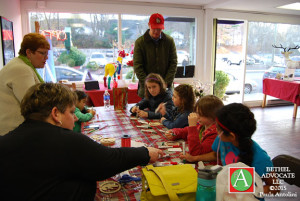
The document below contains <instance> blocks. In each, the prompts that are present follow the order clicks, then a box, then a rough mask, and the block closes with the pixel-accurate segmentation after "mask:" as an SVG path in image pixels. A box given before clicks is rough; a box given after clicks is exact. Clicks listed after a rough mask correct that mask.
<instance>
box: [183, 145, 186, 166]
mask: <svg viewBox="0 0 300 201" xmlns="http://www.w3.org/2000/svg"><path fill="white" fill-rule="evenodd" d="M182 154H183V155H185V142H184V141H183V142H182ZM182 162H183V163H185V162H186V161H185V159H183V161H182Z"/></svg>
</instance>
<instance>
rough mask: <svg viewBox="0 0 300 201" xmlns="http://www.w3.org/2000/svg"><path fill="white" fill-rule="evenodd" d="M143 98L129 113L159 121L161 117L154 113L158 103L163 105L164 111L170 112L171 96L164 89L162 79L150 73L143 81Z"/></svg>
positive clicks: (164, 84) (164, 85)
mask: <svg viewBox="0 0 300 201" xmlns="http://www.w3.org/2000/svg"><path fill="white" fill-rule="evenodd" d="M144 85H145V98H143V99H142V100H141V101H140V102H139V103H137V104H136V105H135V106H133V107H132V108H131V109H130V112H131V113H133V114H137V115H138V116H139V117H142V118H148V119H160V118H161V117H162V115H161V114H160V113H159V112H157V111H155V110H156V108H157V107H158V106H159V104H160V103H164V105H165V107H166V110H167V111H171V110H172V106H173V101H172V95H171V92H170V91H169V90H167V89H166V83H165V81H164V80H163V78H162V77H161V76H160V75H159V74H156V73H150V74H149V75H148V76H147V77H146V79H145V84H144Z"/></svg>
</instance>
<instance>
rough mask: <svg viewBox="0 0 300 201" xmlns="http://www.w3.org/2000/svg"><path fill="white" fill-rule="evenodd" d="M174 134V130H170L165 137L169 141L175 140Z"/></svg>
mask: <svg viewBox="0 0 300 201" xmlns="http://www.w3.org/2000/svg"><path fill="white" fill-rule="evenodd" d="M174 135H175V134H174V132H173V130H168V131H167V132H166V133H165V136H166V138H167V139H168V140H173V139H174Z"/></svg>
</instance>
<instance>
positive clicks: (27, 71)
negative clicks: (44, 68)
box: [8, 64, 36, 102]
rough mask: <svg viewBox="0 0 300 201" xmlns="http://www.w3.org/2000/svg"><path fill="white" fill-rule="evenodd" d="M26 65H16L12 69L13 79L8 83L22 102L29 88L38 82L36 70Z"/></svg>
mask: <svg viewBox="0 0 300 201" xmlns="http://www.w3.org/2000/svg"><path fill="white" fill-rule="evenodd" d="M24 65H25V64H20V65H17V66H14V68H13V70H11V71H10V73H11V74H12V75H11V77H12V78H13V79H11V82H10V83H8V85H10V87H11V88H12V90H13V93H14V95H15V96H16V98H17V99H18V100H19V102H21V100H22V99H23V97H24V95H25V93H26V92H27V90H28V89H29V88H30V87H31V86H33V85H34V84H36V81H35V80H34V76H35V75H34V71H33V70H32V69H31V68H30V67H29V66H24ZM8 76H9V75H8Z"/></svg>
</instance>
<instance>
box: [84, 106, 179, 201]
mask: <svg viewBox="0 0 300 201" xmlns="http://www.w3.org/2000/svg"><path fill="white" fill-rule="evenodd" d="M94 109H96V111H97V114H96V115H95V118H94V119H93V120H92V121H90V122H86V123H85V124H83V126H82V131H83V133H84V134H86V135H87V136H89V137H91V138H92V139H94V140H96V141H98V142H99V143H100V139H101V138H103V137H113V138H115V139H116V143H115V145H113V146H112V147H121V137H122V135H130V136H131V140H132V141H136V142H141V143H144V144H146V145H147V146H152V147H156V148H157V147H158V146H159V145H161V143H162V142H166V141H167V138H166V137H165V135H164V132H165V131H167V130H168V129H167V128H166V127H164V126H163V125H161V124H160V125H158V126H151V128H152V131H154V132H147V131H143V129H144V128H139V127H138V126H141V125H145V123H142V122H144V121H146V122H148V123H149V122H159V120H147V119H140V118H138V119H137V118H135V117H133V116H130V112H129V111H128V109H129V106H128V109H127V110H126V111H124V110H117V111H115V110H114V109H113V106H111V107H110V108H109V109H108V110H105V109H104V107H96V108H94ZM90 124H93V125H95V124H97V125H99V129H98V130H88V129H85V128H84V127H85V126H87V125H90ZM145 130H151V129H145ZM163 150H164V152H165V153H166V154H169V157H164V158H161V159H159V161H169V162H170V161H172V162H178V163H180V162H181V160H180V159H179V154H180V153H181V152H170V153H169V152H168V150H167V149H163ZM129 173H130V175H131V176H137V177H141V167H136V168H133V169H131V170H129ZM119 178H120V175H116V176H114V177H112V178H110V179H109V180H117V179H119ZM103 182H105V181H99V182H98V186H99V185H100V184H101V183H103ZM141 190H142V186H141V182H139V181H131V182H130V183H127V184H125V185H122V188H121V190H120V191H118V192H117V193H113V194H105V193H101V192H100V191H99V189H97V193H96V196H95V200H130V201H135V200H137V201H138V200H139V197H140V193H141Z"/></svg>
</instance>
